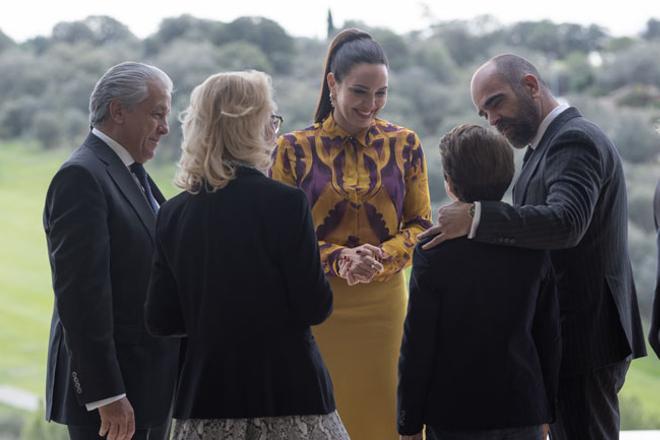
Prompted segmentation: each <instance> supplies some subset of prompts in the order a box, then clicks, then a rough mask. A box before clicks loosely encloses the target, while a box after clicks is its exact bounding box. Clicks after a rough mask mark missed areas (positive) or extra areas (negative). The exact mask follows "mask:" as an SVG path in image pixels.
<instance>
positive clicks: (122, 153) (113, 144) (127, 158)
mask: <svg viewBox="0 0 660 440" xmlns="http://www.w3.org/2000/svg"><path fill="white" fill-rule="evenodd" d="M92 134H93V135H94V136H96V137H97V138H99V139H101V140H102V141H103V142H105V143H106V144H108V147H110V149H111V150H112V151H114V152H115V154H117V156H119V159H121V161H122V162H123V163H124V165H126V167H127V168H128V167H129V166H130V165H132V164H133V162H135V161H134V160H133V157H132V156H131V153H129V152H128V150H126V148H124V147H122V146H121V144H120V143H119V142H117V141H115V140H114V139H112V138H111V137H110V136H108V135H107V134H105V133H103V132H102V131H100V130H97V129H96V128H93V129H92ZM131 176H133V173H131ZM133 179H134V180H135V176H133ZM136 183H137V181H136ZM138 186H139V185H138ZM140 188H142V187H141V186H140ZM124 397H126V394H119V395H117V396H112V397H108V398H107V399H102V400H97V401H94V402H89V403H86V404H85V408H87V411H94V410H95V409H99V408H100V407H102V406H105V405H109V404H111V403H112V402H116V401H118V400H120V399H123V398H124Z"/></svg>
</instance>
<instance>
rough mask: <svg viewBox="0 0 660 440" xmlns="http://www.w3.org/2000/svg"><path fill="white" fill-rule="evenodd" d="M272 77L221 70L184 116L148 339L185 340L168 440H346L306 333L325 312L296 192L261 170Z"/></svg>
mask: <svg viewBox="0 0 660 440" xmlns="http://www.w3.org/2000/svg"><path fill="white" fill-rule="evenodd" d="M274 107H275V106H274V104H273V101H272V98H271V83H270V78H269V77H268V76H267V75H266V74H264V73H261V72H256V71H249V72H233V73H220V74H216V75H213V76H211V77H210V78H208V79H207V80H206V81H204V83H202V84H201V85H199V86H198V87H196V88H195V90H194V91H193V93H192V96H191V102H190V106H189V107H188V109H187V110H186V111H185V112H184V114H183V117H182V122H183V145H182V150H183V153H182V156H181V160H180V162H179V167H180V169H179V172H178V174H177V176H176V184H177V185H178V186H180V187H181V188H183V189H184V192H182V193H181V194H179V195H178V196H176V197H174V198H173V199H171V200H170V201H169V202H167V203H165V204H164V205H163V206H162V207H161V209H160V212H159V215H158V222H157V227H156V248H157V252H156V258H155V261H154V267H153V274H152V279H151V286H150V289H149V293H148V298H147V304H146V317H147V318H146V319H147V326H148V328H149V329H150V331H151V332H152V333H153V334H156V335H161V336H173V337H185V338H186V339H187V350H186V353H185V359H184V361H183V364H182V370H181V375H180V383H179V388H178V394H177V399H176V402H175V410H174V417H175V419H177V422H176V425H175V429H174V438H175V439H200V440H205V439H214V440H216V439H347V438H348V435H347V434H346V431H345V429H344V427H343V425H342V423H341V420H340V419H339V416H338V415H337V413H336V411H335V402H334V397H333V393H332V384H331V382H330V378H329V376H328V372H327V370H326V368H325V366H324V364H323V361H322V359H321V355H320V354H319V350H318V348H317V346H316V343H315V342H314V339H313V337H312V334H311V331H310V325H313V324H318V323H320V322H322V321H324V320H325V319H326V318H327V317H328V315H329V314H330V312H331V310H332V292H331V290H330V287H329V285H328V283H327V281H326V280H325V277H324V275H323V269H322V267H321V263H320V258H319V251H318V245H317V242H316V237H315V234H314V228H313V224H312V218H311V214H310V212H309V208H308V205H307V200H306V198H305V195H304V193H303V192H302V191H300V190H298V189H294V188H291V187H289V186H286V185H284V184H281V183H278V182H275V181H273V180H270V179H269V178H268V177H266V176H265V175H264V172H265V171H266V170H267V169H268V167H269V166H270V157H271V152H272V149H273V146H274V143H275V136H276V133H277V130H278V128H279V124H280V122H281V117H279V116H277V115H275V114H273V111H274Z"/></svg>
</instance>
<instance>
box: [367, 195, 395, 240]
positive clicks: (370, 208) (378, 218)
mask: <svg viewBox="0 0 660 440" xmlns="http://www.w3.org/2000/svg"><path fill="white" fill-rule="evenodd" d="M364 210H365V211H366V213H367V219H369V225H370V226H371V229H372V230H373V231H374V232H375V233H376V236H377V237H378V240H379V241H380V242H381V243H382V242H384V241H385V240H388V239H390V238H392V235H391V234H390V231H389V229H387V225H386V223H385V220H384V219H383V214H381V213H380V212H378V209H377V208H376V207H375V206H374V205H371V204H369V203H365V204H364Z"/></svg>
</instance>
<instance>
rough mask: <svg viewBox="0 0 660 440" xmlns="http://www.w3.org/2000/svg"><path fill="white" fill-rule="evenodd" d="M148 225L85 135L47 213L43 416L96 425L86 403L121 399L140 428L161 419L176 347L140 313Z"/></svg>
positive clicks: (128, 181)
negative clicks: (48, 316)
mask: <svg viewBox="0 0 660 440" xmlns="http://www.w3.org/2000/svg"><path fill="white" fill-rule="evenodd" d="M151 187H152V191H153V193H154V197H156V199H157V200H158V201H159V202H163V201H164V198H163V196H162V194H161V193H160V191H158V188H157V187H156V185H155V184H153V182H151ZM155 221H156V218H155V215H154V213H153V212H152V211H151V208H150V207H149V205H148V204H147V200H146V199H145V197H144V196H143V194H142V191H141V189H140V188H139V186H138V184H137V183H136V181H135V180H134V179H133V177H132V175H131V173H130V172H129V171H128V169H127V168H126V166H125V165H124V164H123V163H122V161H121V160H120V159H119V157H118V156H117V155H116V154H115V153H114V152H113V151H112V150H111V149H110V147H108V146H107V145H106V144H105V143H104V142H103V141H101V140H100V139H99V138H97V137H96V136H94V135H92V134H90V135H89V136H88V137H87V139H86V140H85V142H84V143H83V145H82V146H81V147H79V148H78V149H77V150H76V151H74V152H73V154H72V155H71V157H70V158H69V159H68V160H67V161H66V162H65V163H64V164H63V165H62V167H61V168H60V169H59V171H58V172H57V173H56V175H55V177H53V180H52V182H51V184H50V187H49V189H48V194H47V196H46V206H45V210H44V228H45V230H46V238H47V241H48V252H49V258H50V264H51V269H52V274H53V289H54V291H55V304H54V309H53V318H52V322H51V331H50V341H49V347H48V368H47V379H46V418H47V419H48V420H51V419H52V420H55V421H57V422H60V423H64V424H69V425H78V426H91V425H95V426H98V424H99V423H100V422H99V416H98V411H91V412H88V411H87V409H86V408H85V407H84V406H83V405H84V404H85V403H90V402H95V401H98V400H101V399H105V398H108V397H112V396H116V395H119V394H123V393H126V395H127V398H128V400H129V401H130V402H131V404H132V406H133V409H134V411H135V418H136V425H137V427H138V428H146V427H150V426H158V425H162V424H163V423H165V421H166V420H167V418H168V413H169V411H170V408H171V403H172V399H173V392H174V387H175V382H176V372H177V362H178V356H179V344H178V341H174V340H168V339H165V338H155V337H153V336H151V335H150V334H149V333H148V332H147V330H146V327H145V325H144V313H143V310H144V302H145V298H146V292H147V287H148V283H149V275H150V269H151V259H152V254H153V250H154V247H153V246H154V242H153V233H154V226H155Z"/></svg>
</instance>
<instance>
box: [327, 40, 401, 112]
mask: <svg viewBox="0 0 660 440" xmlns="http://www.w3.org/2000/svg"><path fill="white" fill-rule="evenodd" d="M359 63H366V64H384V65H385V66H389V63H388V61H387V56H386V55H385V51H384V50H383V48H382V47H381V45H380V44H378V42H377V41H376V40H374V39H373V38H372V37H371V35H370V34H369V33H367V32H365V31H362V30H360V29H355V28H350V29H345V30H343V31H341V32H339V33H338V34H337V35H335V38H333V39H332V42H330V47H328V54H327V55H326V57H325V67H324V69H323V78H321V94H320V96H319V101H318V104H317V105H316V115H315V116H314V122H321V121H323V120H324V119H325V118H327V117H328V115H329V114H330V113H331V112H332V103H331V101H330V87H329V86H328V80H327V78H328V73H330V72H332V73H333V75H334V76H335V78H336V80H337V81H338V82H340V81H341V80H342V79H343V78H344V76H346V74H348V72H350V71H351V69H352V68H353V66H355V65H356V64H359Z"/></svg>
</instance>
